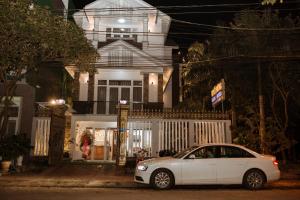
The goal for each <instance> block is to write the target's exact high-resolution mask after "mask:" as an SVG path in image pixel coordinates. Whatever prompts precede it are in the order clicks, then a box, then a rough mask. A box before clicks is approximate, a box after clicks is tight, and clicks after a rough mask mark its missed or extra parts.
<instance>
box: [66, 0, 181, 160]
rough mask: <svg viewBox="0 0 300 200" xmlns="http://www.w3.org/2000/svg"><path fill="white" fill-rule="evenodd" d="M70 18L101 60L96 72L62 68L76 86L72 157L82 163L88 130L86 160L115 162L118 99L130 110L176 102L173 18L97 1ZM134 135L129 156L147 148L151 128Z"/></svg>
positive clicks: (126, 0)
mask: <svg viewBox="0 0 300 200" xmlns="http://www.w3.org/2000/svg"><path fill="white" fill-rule="evenodd" d="M73 16H74V19H75V22H76V23H77V25H78V26H80V27H82V29H83V30H84V31H85V34H86V37H87V38H88V39H89V40H90V41H91V42H92V44H93V46H94V47H95V48H96V49H97V50H98V52H99V54H100V56H101V58H100V59H99V60H98V61H97V62H96V63H95V68H96V72H95V73H82V72H79V71H78V70H77V68H76V66H67V67H66V69H67V70H68V72H69V73H70V74H71V76H73V78H74V81H75V85H74V99H73V100H74V101H73V109H74V110H75V112H74V113H73V115H72V120H71V138H72V139H73V140H74V143H73V146H72V149H71V156H72V159H73V160H76V159H81V158H82V149H81V146H80V143H81V142H82V141H81V136H82V133H83V132H84V131H85V130H89V131H90V132H91V133H92V134H93V135H94V145H93V147H92V150H91V155H90V156H89V157H88V159H89V160H114V158H115V148H116V132H117V130H116V128H117V115H116V113H117V110H116V106H117V104H118V102H119V101H120V100H126V101H127V102H128V104H129V107H130V110H142V109H153V110H157V109H163V108H172V106H174V105H175V104H176V103H178V91H179V89H178V66H177V65H175V64H174V63H173V55H175V51H176V49H178V47H177V46H176V45H168V42H167V36H168V31H169V27H170V24H171V18H170V17H169V16H168V15H166V14H164V13H163V12H161V11H159V10H158V9H156V8H155V7H153V6H151V5H149V4H148V3H146V2H144V1H142V0H96V1H94V2H92V3H90V4H88V5H86V6H85V7H84V8H83V9H82V10H80V11H78V12H76V13H75V14H74V15H73ZM141 126H145V125H141ZM133 131H134V133H133V134H134V135H135V138H134V139H132V140H131V141H128V143H129V142H131V143H136V144H128V146H130V147H131V148H133V149H130V152H131V153H132V152H135V150H138V149H141V148H151V138H152V136H151V134H152V131H151V129H150V128H149V129H147V130H145V129H143V131H142V133H141V131H140V130H139V129H138V128H137V129H134V130H133ZM141 138H142V139H141ZM137 143H139V144H137Z"/></svg>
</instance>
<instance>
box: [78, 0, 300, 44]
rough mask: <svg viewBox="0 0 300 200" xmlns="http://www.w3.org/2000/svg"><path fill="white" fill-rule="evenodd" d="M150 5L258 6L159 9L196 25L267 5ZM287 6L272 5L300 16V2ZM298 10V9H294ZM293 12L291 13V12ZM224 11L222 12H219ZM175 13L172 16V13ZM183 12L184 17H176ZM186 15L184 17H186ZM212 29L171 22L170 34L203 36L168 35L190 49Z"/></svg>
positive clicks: (228, 0) (210, 0)
mask: <svg viewBox="0 0 300 200" xmlns="http://www.w3.org/2000/svg"><path fill="white" fill-rule="evenodd" d="M93 1H94V0H74V4H75V7H76V8H77V9H81V8H83V7H84V6H85V5H86V4H89V3H91V2H93ZM145 1H146V2H147V3H149V4H151V5H153V6H155V7H157V6H187V5H217V4H249V3H251V4H253V3H257V5H231V6H224V5H223V6H213V7H203V8H183V7H182V8H176V9H175V8H171V9H170V8H169V9H167V8H160V10H161V11H163V12H164V13H166V14H168V15H169V16H171V17H172V18H173V19H178V20H185V21H190V22H196V23H201V24H210V25H216V24H218V23H219V22H223V21H225V22H227V24H228V23H229V22H230V21H231V20H232V18H233V17H234V14H235V11H237V12H238V11H240V10H244V9H255V10H261V9H263V8H265V6H261V5H260V3H261V0H145ZM285 2H286V3H285V4H276V5H274V6H272V9H279V12H280V13H282V15H287V14H288V13H292V14H293V15H298V16H299V15H300V0H285ZM295 8H296V9H298V10H295ZM290 9H292V10H290ZM192 11H197V12H210V13H201V14H199V13H196V14H190V13H184V12H192ZM220 12H222V13H220ZM172 13H173V14H172ZM174 13H181V14H174ZM183 13H184V14H183ZM212 31H213V30H212V29H207V28H203V27H199V26H193V25H187V24H181V23H174V22H172V24H171V27H170V32H176V33H178V32H179V33H183V32H196V33H203V34H204V35H202V36H194V35H185V34H180V35H169V37H168V39H171V40H173V41H175V42H176V43H177V44H179V46H180V47H181V48H182V49H185V48H188V47H189V45H190V44H191V43H192V42H194V41H195V40H199V41H204V40H206V39H207V38H208V37H209V36H205V34H207V33H212Z"/></svg>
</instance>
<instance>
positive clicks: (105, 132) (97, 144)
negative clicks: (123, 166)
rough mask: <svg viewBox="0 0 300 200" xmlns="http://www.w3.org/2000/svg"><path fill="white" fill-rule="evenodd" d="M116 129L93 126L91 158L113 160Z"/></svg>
mask: <svg viewBox="0 0 300 200" xmlns="http://www.w3.org/2000/svg"><path fill="white" fill-rule="evenodd" d="M115 132H116V129H113V128H95V129H94V138H95V139H94V145H93V147H92V156H91V160H106V161H113V160H114V159H115V152H116V139H115V138H116V135H115Z"/></svg>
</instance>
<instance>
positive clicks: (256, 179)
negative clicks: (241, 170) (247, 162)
mask: <svg viewBox="0 0 300 200" xmlns="http://www.w3.org/2000/svg"><path fill="white" fill-rule="evenodd" d="M265 183H266V177H265V175H264V173H263V172H262V171H261V170H258V169H252V170H249V171H248V172H246V174H245V176H244V179H243V185H244V186H245V187H246V188H248V189H250V190H259V189H262V188H263V187H264V185H265Z"/></svg>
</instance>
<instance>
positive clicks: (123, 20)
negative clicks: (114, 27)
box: [118, 18, 126, 24]
mask: <svg viewBox="0 0 300 200" xmlns="http://www.w3.org/2000/svg"><path fill="white" fill-rule="evenodd" d="M118 22H119V23H120V24H124V23H125V22H126V20H125V19H124V18H119V19H118Z"/></svg>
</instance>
